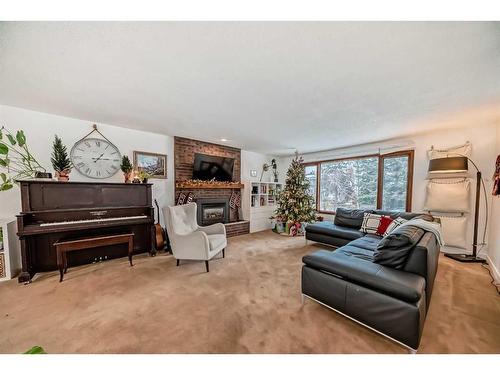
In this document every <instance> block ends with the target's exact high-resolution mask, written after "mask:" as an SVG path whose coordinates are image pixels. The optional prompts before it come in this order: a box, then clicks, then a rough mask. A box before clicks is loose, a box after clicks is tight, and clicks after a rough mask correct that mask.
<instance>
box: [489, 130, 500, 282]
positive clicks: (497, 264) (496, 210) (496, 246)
mask: <svg viewBox="0 0 500 375" xmlns="http://www.w3.org/2000/svg"><path fill="white" fill-rule="evenodd" d="M495 150H496V155H500V124H498V125H497V128H496V148H495ZM487 177H488V176H487ZM491 200H492V207H491V224H490V240H489V254H488V255H489V258H490V259H489V263H490V265H491V266H492V270H493V274H494V277H495V280H496V282H497V283H500V197H499V196H496V197H492V199H491Z"/></svg>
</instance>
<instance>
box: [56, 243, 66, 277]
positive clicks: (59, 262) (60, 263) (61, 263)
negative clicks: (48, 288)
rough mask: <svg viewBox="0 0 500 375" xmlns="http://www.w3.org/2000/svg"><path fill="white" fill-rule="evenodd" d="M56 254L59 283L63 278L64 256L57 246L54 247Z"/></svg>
mask: <svg viewBox="0 0 500 375" xmlns="http://www.w3.org/2000/svg"><path fill="white" fill-rule="evenodd" d="M56 254H57V268H59V282H62V281H63V277H64V261H63V257H64V254H63V252H62V250H61V249H60V248H59V246H56Z"/></svg>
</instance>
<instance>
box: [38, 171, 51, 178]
mask: <svg viewBox="0 0 500 375" xmlns="http://www.w3.org/2000/svg"><path fill="white" fill-rule="evenodd" d="M35 178H52V173H49V172H35Z"/></svg>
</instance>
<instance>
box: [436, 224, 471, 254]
mask: <svg viewBox="0 0 500 375" xmlns="http://www.w3.org/2000/svg"><path fill="white" fill-rule="evenodd" d="M438 218H439V219H440V220H441V232H442V234H443V241H444V245H445V246H452V247H458V248H461V249H466V248H467V217H466V216H459V217H449V216H439V217H438Z"/></svg>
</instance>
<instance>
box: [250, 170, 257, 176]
mask: <svg viewBox="0 0 500 375" xmlns="http://www.w3.org/2000/svg"><path fill="white" fill-rule="evenodd" d="M250 177H257V170H256V169H250Z"/></svg>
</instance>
